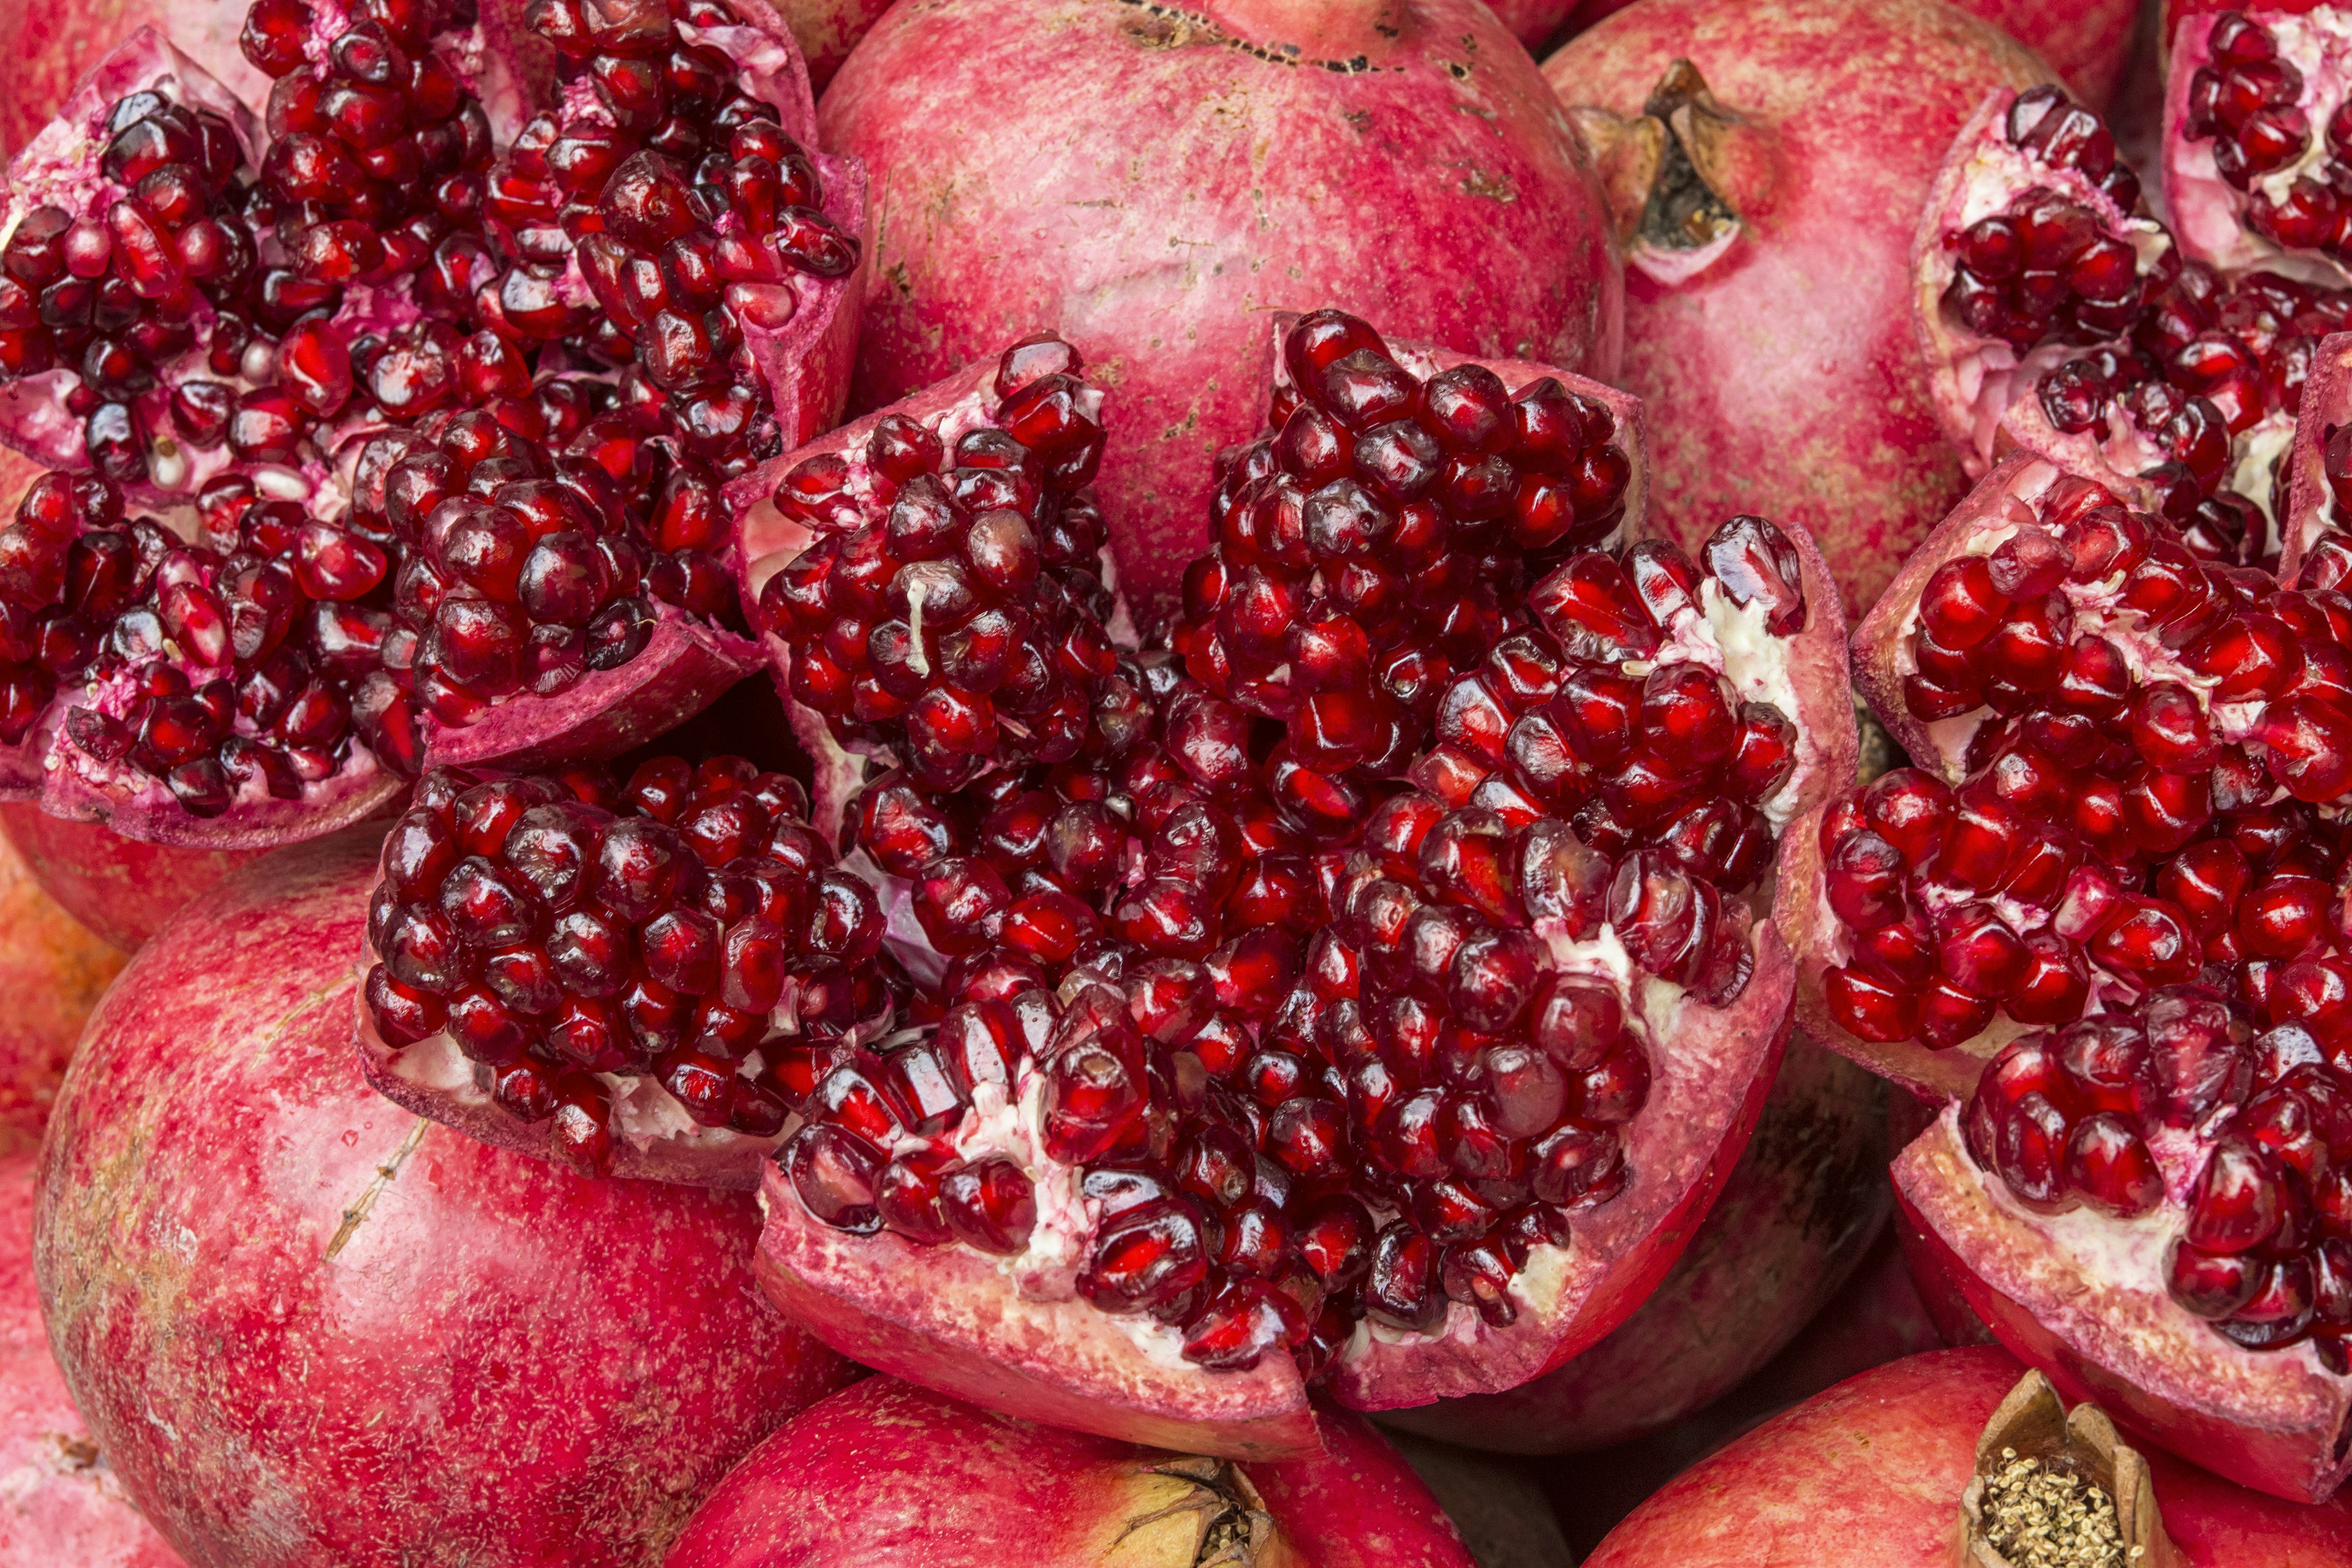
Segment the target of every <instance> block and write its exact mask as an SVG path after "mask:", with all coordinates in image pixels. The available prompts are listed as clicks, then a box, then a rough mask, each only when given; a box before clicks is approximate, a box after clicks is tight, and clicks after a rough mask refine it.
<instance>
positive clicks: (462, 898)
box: [359, 755, 904, 1187]
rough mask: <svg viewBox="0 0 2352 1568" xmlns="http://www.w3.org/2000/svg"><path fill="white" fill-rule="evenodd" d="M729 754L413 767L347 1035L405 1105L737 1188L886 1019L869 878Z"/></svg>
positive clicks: (615, 1161) (879, 924)
mask: <svg viewBox="0 0 2352 1568" xmlns="http://www.w3.org/2000/svg"><path fill="white" fill-rule="evenodd" d="M806 817H807V797H806V796H805V795H803V792H802V790H801V787H800V785H799V784H796V783H794V782H793V780H791V779H789V778H787V777H785V776H784V775H782V774H781V773H762V772H761V771H759V770H758V769H757V768H755V767H754V766H753V765H752V764H751V763H749V762H746V761H745V760H743V759H742V758H740V757H732V756H724V755H722V756H716V757H711V758H709V759H706V760H705V761H703V762H701V763H688V762H687V761H685V760H684V759H682V758H679V757H675V756H660V757H655V758H651V759H649V760H647V761H645V762H642V763H638V764H637V766H636V768H635V771H634V772H632V773H629V774H628V775H627V777H626V778H625V779H623V778H620V777H618V776H616V775H614V774H613V773H606V772H604V771H601V770H598V769H594V768H588V767H582V768H574V769H572V770H569V771H567V772H565V773H562V774H561V775H547V774H533V775H525V776H521V777H511V778H493V779H487V780H481V781H476V780H474V779H472V778H470V777H468V776H467V775H464V774H461V773H454V772H452V771H450V770H446V769H436V770H435V771H434V772H432V773H427V774H426V775H425V778H424V779H423V780H421V781H420V782H419V784H418V786H417V791H416V795H415V803H414V804H413V805H411V806H410V807H409V809H408V811H407V813H406V814H405V815H404V816H402V817H401V818H400V819H399V821H398V822H397V823H395V824H394V826H393V829H392V832H391V835H390V836H389V837H387V838H386V839H385V840H384V847H383V859H382V863H381V867H380V872H381V874H380V877H379V879H378V880H377V882H376V885H375V888H374V889H373V892H372V893H371V895H370V900H369V918H368V951H367V956H366V959H365V961H364V964H365V979H364V981H363V983H362V988H361V1006H360V1013H359V1038H360V1050H361V1056H362V1062H363V1065H364V1066H365V1068H366V1070H367V1074H368V1079H369V1081H370V1082H372V1083H373V1084H374V1085H375V1086H376V1088H377V1089H381V1090H382V1091H383V1093H384V1094H386V1095H387V1096H389V1097H390V1098H391V1099H393V1100H395V1101H397V1102H398V1103H400V1104H401V1105H404V1106H405V1107H407V1108H409V1109H410V1110H416V1111H418V1112H420V1113H422V1114H425V1115H428V1116H432V1117H434V1118H436V1120H438V1121H445V1122H447V1123H448V1124H450V1125H451V1126H454V1127H457V1128H458V1129H459V1130H460V1131H465V1132H467V1133H470V1134H472V1135H473V1136H475V1137H477V1138H479V1139H481V1140H483V1141H484V1142H488V1143H493V1144H496V1145H498V1146H499V1147H501V1148H513V1149H520V1150H521V1151H523V1152H528V1153H532V1154H537V1155H540V1156H541V1157H543V1158H553V1159H557V1160H560V1161H562V1163H566V1164H569V1165H571V1166H572V1167H573V1168H574V1169H577V1170H580V1171H583V1172H584V1173H590V1174H594V1175H610V1174H619V1175H624V1176H644V1177H652V1178H656V1179H659V1180H665V1181H675V1182H685V1183H688V1184H698V1185H704V1186H721V1187H751V1186H753V1185H755V1184H757V1182H758V1179H759V1166H760V1157H761V1154H762V1153H764V1152H767V1151H768V1150H770V1149H772V1148H773V1147H774V1146H775V1143H776V1141H777V1139H778V1137H779V1135H780V1134H782V1131H783V1130H784V1126H785V1122H786V1121H787V1119H788V1117H789V1115H790V1112H791V1110H792V1109H793V1108H794V1107H796V1106H797V1105H799V1104H800V1103H801V1102H802V1101H803V1100H804V1099H805V1097H806V1096H807V1094H808V1093H809V1091H810V1090H811V1089H812V1088H813V1087H814V1084H815V1081H816V1079H817V1077H818V1076H820V1075H821V1074H822V1073H823V1071H824V1068H825V1067H826V1066H827V1065H829V1063H830V1060H831V1058H833V1057H834V1056H835V1055H836V1054H838V1051H842V1050H849V1049H854V1048H856V1047H858V1046H860V1045H862V1044H863V1043H865V1042H866V1041H868V1040H871V1039H874V1038H876V1037H880V1036H884V1035H887V1034H888V1032H889V1026H890V1024H891V1021H892V1018H893V1016H894V1010H895V1009H896V1008H897V1007H898V1006H899V1005H901V1004H902V1002H903V995H902V993H903V991H904V986H903V984H894V982H893V979H892V977H891V975H890V973H889V966H888V965H887V963H886V964H885V965H883V966H882V967H880V968H877V966H876V965H875V963H874V962H873V961H874V959H875V956H876V953H877V952H878V950H879V949H880V946H881V942H882V931H883V918H882V911H881V909H880V907H879V904H878V902H877V898H876V895H875V893H874V891H873V889H871V888H870V887H869V886H867V885H866V883H865V882H863V881H861V880H859V879H856V878H855V877H852V876H848V875H845V873H843V872H840V871H837V870H835V869H834V868H833V864H832V859H833V858H832V855H831V854H830V852H829V851H828V849H827V847H826V846H825V844H824V840H822V839H821V838H819V837H817V836H816V835H815V834H814V832H813V831H811V829H810V828H809V826H808V824H807V820H806Z"/></svg>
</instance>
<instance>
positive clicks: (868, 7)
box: [778, 0, 890, 92]
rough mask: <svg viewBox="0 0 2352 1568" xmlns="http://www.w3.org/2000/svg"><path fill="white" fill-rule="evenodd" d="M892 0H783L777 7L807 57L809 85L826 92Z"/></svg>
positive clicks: (794, 39)
mask: <svg viewBox="0 0 2352 1568" xmlns="http://www.w3.org/2000/svg"><path fill="white" fill-rule="evenodd" d="M889 8H890V0H782V5H780V6H779V7H778V9H780V10H781V11H782V13H783V19H784V24H785V26H789V27H790V28H791V29H792V33H793V41H794V42H796V43H798V44H799V45H800V47H801V53H802V55H803V56H804V57H805V58H807V60H808V73H809V85H810V86H811V87H812V88H814V89H816V90H817V91H819V92H823V91H824V89H825V84H826V83H828V82H830V81H831V80H833V76H834V73H835V71H837V70H839V69H840V68H841V62H842V61H843V60H845V59H847V58H849V51H850V50H851V49H853V48H855V47H856V46H857V41H858V40H859V39H860V38H863V37H865V36H866V31H867V30H868V29H869V28H871V27H872V26H874V24H875V22H876V21H877V19H878V18H879V17H880V16H881V15H882V13H883V12H885V11H887V10H888V9H889Z"/></svg>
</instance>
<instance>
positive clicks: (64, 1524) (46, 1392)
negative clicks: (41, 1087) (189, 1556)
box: [0, 992, 184, 1568]
mask: <svg viewBox="0 0 2352 1568" xmlns="http://www.w3.org/2000/svg"><path fill="white" fill-rule="evenodd" d="M16 994H18V995H22V994H23V993H21V992H18V993H16ZM37 1163H38V1162H37V1158H36V1157H35V1156H34V1155H33V1154H31V1153H30V1152H20V1153H13V1154H9V1155H7V1156H5V1158H0V1475H5V1476H6V1477H7V1478H8V1479H7V1487H8V1494H7V1496H8V1500H7V1506H6V1507H5V1508H0V1552H5V1554H6V1555H7V1558H8V1560H9V1561H10V1562H13V1563H72V1564H75V1565H76V1568H184V1565H183V1563H182V1562H181V1560H180V1557H179V1556H178V1554H177V1553H175V1552H173V1550H172V1549H171V1548H170V1547H169V1546H166V1545H165V1544H163V1537H162V1536H160V1535H157V1534H156V1533H155V1530H154V1527H153V1526H152V1525H150V1524H149V1523H148V1522H147V1521H146V1520H145V1519H144V1518H142V1516H141V1515H140V1512H139V1510H137V1509H136V1508H134V1507H132V1506H131V1500H130V1499H129V1498H127V1497H125V1496H123V1494H122V1484H121V1481H119V1480H117V1479H115V1475H114V1471H113V1469H112V1468H110V1466H109V1465H108V1464H107V1462H106V1456H105V1455H104V1454H102V1453H101V1452H100V1450H99V1447H98V1445H97V1444H95V1443H93V1442H91V1441H90V1440H89V1428H88V1427H87V1426H83V1425H82V1419H81V1416H80V1415H79V1414H77V1413H76V1411H75V1410H74V1406H73V1401H72V1399H70V1398H69V1397H68V1395H67V1394H66V1385H65V1380H64V1379H62V1378H60V1377H59V1376H58V1363H56V1362H55V1361H54V1360H52V1359H51V1358H50V1356H49V1342H48V1338H47V1335H46V1334H44V1333H43V1332H42V1331H41V1302H40V1298H39V1296H38V1294H37V1292H36V1291H35V1290H34V1288H33V1170H34V1166H35V1165H36V1164H37Z"/></svg>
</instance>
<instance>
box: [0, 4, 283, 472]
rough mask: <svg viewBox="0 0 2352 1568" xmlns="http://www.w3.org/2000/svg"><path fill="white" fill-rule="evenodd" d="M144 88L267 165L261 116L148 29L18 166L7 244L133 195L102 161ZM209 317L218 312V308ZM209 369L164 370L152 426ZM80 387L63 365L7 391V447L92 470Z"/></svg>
mask: <svg viewBox="0 0 2352 1568" xmlns="http://www.w3.org/2000/svg"><path fill="white" fill-rule="evenodd" d="M142 88H152V89H160V90H163V91H165V92H166V95H167V96H169V97H172V98H174V99H176V100H179V101H180V102H181V103H182V104H184V105H185V106H187V107H189V108H194V109H208V110H212V111H213V112H214V113H215V114H218V115H220V116H221V117H222V118H223V119H225V120H226V121H228V124H229V128H230V130H231V131H233V132H235V133H236V139H237V143H238V146H239V148H240V149H241V150H242V151H243V153H245V157H246V161H247V163H252V164H255V165H258V164H259V163H260V159H261V150H262V145H263V140H264V139H263V136H262V132H261V127H260V125H259V123H258V122H257V121H256V120H255V119H254V117H253V111H252V110H249V109H247V107H246V106H245V104H244V103H243V102H241V101H239V100H238V99H237V97H236V94H234V93H232V92H231V91H229V89H227V88H226V87H224V86H222V85H221V83H220V81H219V80H218V79H216V78H215V77H214V76H213V74H212V73H211V72H210V71H208V70H206V69H205V68H204V67H202V66H200V65H198V64H197V63H196V62H195V61H194V60H192V59H190V58H188V57H187V56H186V55H184V54H182V53H181V52H180V51H179V50H178V49H177V48H175V47H173V44H172V42H171V40H170V39H168V38H166V37H163V35H162V34H161V33H158V32H157V31H156V30H155V29H154V28H152V27H142V28H140V29H139V30H138V31H137V32H134V33H132V34H131V36H130V37H128V38H126V39H124V40H123V41H122V42H121V44H119V45H117V46H116V47H114V48H113V49H111V50H110V51H109V52H108V53H107V55H106V56H105V57H104V58H101V59H100V61H99V62H98V63H97V64H96V65H93V66H92V67H90V68H89V74H88V75H86V76H84V77H83V78H82V79H81V81H80V83H79V85H78V86H77V87H76V88H75V89H74V90H73V94H72V96H71V97H69V98H68V99H67V100H66V101H65V102H64V103H63V104H62V105H60V106H59V107H58V112H57V114H56V116H55V117H54V118H52V119H51V120H50V121H49V122H48V123H47V125H45V126H43V127H42V128H41V130H40V131H39V132H37V134H36V135H35V136H34V137H33V139H32V140H31V141H30V142H26V144H25V145H24V147H23V148H22V149H20V150H19V151H18V152H17V153H16V156H15V157H13V158H11V159H9V160H8V168H7V174H6V191H5V196H6V205H5V209H0V244H5V243H6V241H7V239H8V237H9V236H10V235H13V234H14V233H16V226H17V225H18V224H19V223H22V222H23V221H24V218H25V215H26V214H27V213H29V212H31V211H32V210H33V209H34V208H36V207H38V206H42V205H50V204H54V205H58V206H61V207H63V208H65V209H66V210H67V211H68V212H70V213H75V214H85V213H99V212H103V211H104V210H105V205H106V204H107V203H108V202H110V201H111V200H113V199H115V198H116V197H118V196H121V195H125V194H126V187H124V186H121V185H118V184H115V183H114V182H113V181H111V180H110V179H108V178H107V177H106V176H105V174H102V173H101V172H100V168H99V160H100V156H101V154H103V153H105V151H106V145H107V142H108V141H109V137H108V136H107V134H106V119H107V115H108V112H109V111H110V110H112V108H113V107H114V104H115V102H116V100H119V99H121V97H122V96H123V95H124V94H125V93H129V92H135V91H138V90H139V89H142ZM200 309H203V310H207V311H208V310H210V307H209V306H203V307H200ZM203 363H204V353H203V351H201V350H193V349H192V350H189V351H187V352H186V353H183V354H182V355H180V356H179V358H178V359H176V360H175V361H173V363H169V364H165V365H159V366H157V367H156V369H157V376H156V379H157V382H158V386H157V389H156V390H155V391H152V392H150V393H148V394H146V395H144V396H142V398H141V399H140V400H139V402H140V405H141V412H142V414H143V415H145V416H147V426H146V427H147V428H149V429H151V430H152V429H163V428H167V427H168V420H165V421H163V422H161V423H159V422H158V419H157V416H159V415H161V414H162V412H163V408H164V406H165V405H166V403H167V402H168V400H169V398H170V396H171V392H170V388H171V387H172V385H173V384H174V383H176V382H178V381H180V380H181V379H183V377H182V375H181V374H180V373H181V371H182V370H184V369H185V368H186V367H189V366H195V367H197V368H195V369H194V370H193V371H190V372H189V374H205V372H204V371H203V369H202V368H201V367H202V365H203ZM79 379H80V378H79V375H78V374H76V373H75V372H73V371H72V370H70V369H66V368H63V367H60V368H58V369H53V370H46V371H43V372H41V373H40V374H37V375H27V376H19V377H16V378H15V379H13V380H10V381H7V382H5V383H0V442H5V444H6V445H8V446H10V447H15V448H16V450H18V451H20V452H23V453H24V454H26V456H27V457H31V458H37V459H39V460H40V461H41V462H43V463H45V464H47V465H48V466H49V467H51V468H86V467H88V466H89V453H88V450H87V448H86V447H84V446H83V443H82V422H81V420H80V419H79V418H77V417H75V416H73V415H71V414H68V412H67V411H66V407H65V394H66V390H67V388H68V386H69V385H71V384H74V383H76V382H78V381H79Z"/></svg>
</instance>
